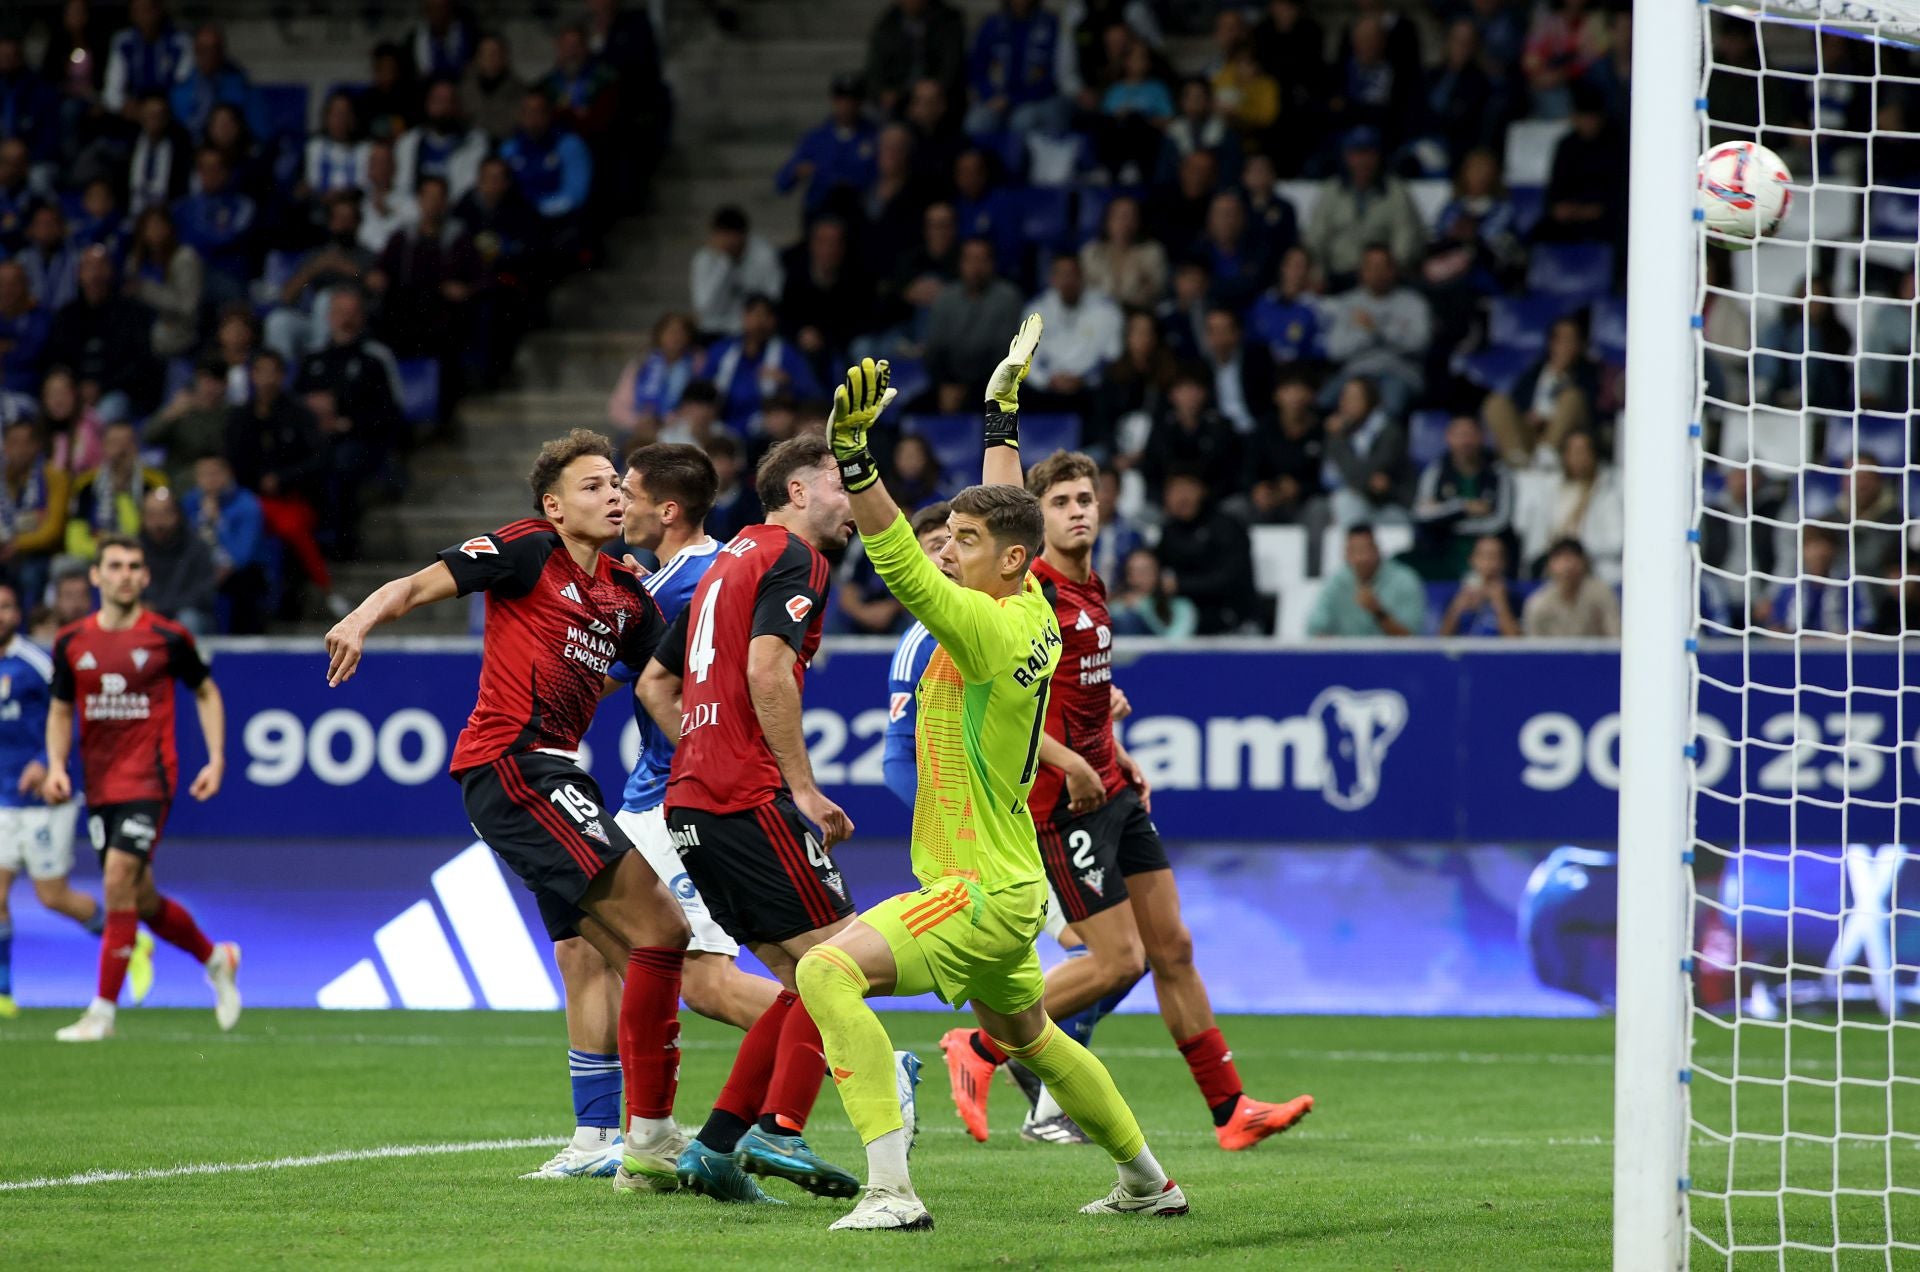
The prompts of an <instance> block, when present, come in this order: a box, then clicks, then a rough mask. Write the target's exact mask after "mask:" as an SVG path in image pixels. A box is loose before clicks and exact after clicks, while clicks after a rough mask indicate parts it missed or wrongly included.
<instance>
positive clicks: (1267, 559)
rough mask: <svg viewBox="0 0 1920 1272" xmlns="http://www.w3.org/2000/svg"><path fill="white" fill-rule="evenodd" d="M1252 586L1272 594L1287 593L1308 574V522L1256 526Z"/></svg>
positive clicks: (1281, 594) (1280, 594)
mask: <svg viewBox="0 0 1920 1272" xmlns="http://www.w3.org/2000/svg"><path fill="white" fill-rule="evenodd" d="M1252 536H1253V586H1254V589H1255V590H1256V591H1260V592H1265V593H1267V594H1268V595H1269V596H1284V595H1286V594H1287V592H1288V590H1289V589H1291V588H1292V587H1293V586H1294V585H1295V584H1296V583H1303V582H1305V581H1306V578H1307V528H1306V527H1305V526H1255V527H1253V530H1252Z"/></svg>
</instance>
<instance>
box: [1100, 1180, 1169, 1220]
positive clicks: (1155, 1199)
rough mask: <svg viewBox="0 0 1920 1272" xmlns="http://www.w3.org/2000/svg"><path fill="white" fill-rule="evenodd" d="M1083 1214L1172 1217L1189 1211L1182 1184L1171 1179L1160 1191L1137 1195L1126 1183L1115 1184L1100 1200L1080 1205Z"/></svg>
mask: <svg viewBox="0 0 1920 1272" xmlns="http://www.w3.org/2000/svg"><path fill="white" fill-rule="evenodd" d="M1080 1213H1081V1214H1083V1215H1160V1216H1162V1217H1167V1218H1170V1217H1172V1216H1174V1215H1184V1214H1186V1213H1187V1195H1186V1194H1185V1193H1183V1192H1181V1191H1180V1185H1178V1184H1176V1183H1174V1182H1173V1181H1172V1180H1171V1179H1169V1180H1168V1181H1167V1182H1166V1185H1165V1186H1164V1187H1163V1188H1161V1189H1160V1191H1158V1192H1154V1193H1148V1194H1147V1195H1146V1196H1144V1197H1136V1196H1135V1195H1134V1194H1132V1193H1130V1192H1128V1191H1127V1186H1126V1185H1125V1184H1118V1183H1117V1184H1115V1185H1114V1186H1113V1191H1112V1192H1110V1193H1108V1194H1107V1195H1106V1196H1104V1197H1102V1198H1101V1199H1100V1200H1098V1201H1090V1202H1088V1203H1087V1204H1086V1205H1084V1206H1082V1207H1080Z"/></svg>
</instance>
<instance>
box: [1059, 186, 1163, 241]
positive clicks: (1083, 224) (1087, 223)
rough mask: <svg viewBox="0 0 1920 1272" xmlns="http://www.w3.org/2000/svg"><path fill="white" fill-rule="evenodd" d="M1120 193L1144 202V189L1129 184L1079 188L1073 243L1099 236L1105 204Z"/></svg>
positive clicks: (1145, 193)
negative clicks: (1078, 203)
mask: <svg viewBox="0 0 1920 1272" xmlns="http://www.w3.org/2000/svg"><path fill="white" fill-rule="evenodd" d="M1121 195H1125V196H1127V197H1128V198H1130V199H1136V200H1139V201H1141V202H1145V200H1146V197H1147V192H1146V191H1145V190H1141V189H1137V188H1133V187H1129V186H1085V187H1083V188H1082V189H1081V190H1080V206H1079V208H1078V209H1077V210H1076V211H1075V213H1074V245H1075V246H1076V247H1077V246H1079V245H1080V244H1082V243H1085V242H1087V241H1088V240H1089V239H1094V238H1098V237H1099V236H1100V227H1101V225H1102V224H1104V223H1105V221H1106V219H1107V205H1108V204H1110V203H1112V202H1113V201H1114V200H1115V199H1117V198H1119V197H1120V196H1121Z"/></svg>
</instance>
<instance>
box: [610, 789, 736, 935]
mask: <svg viewBox="0 0 1920 1272" xmlns="http://www.w3.org/2000/svg"><path fill="white" fill-rule="evenodd" d="M613 822H614V825H616V826H618V827H620V829H621V830H624V831H626V832H627V838H628V839H631V840H632V841H633V846H634V847H636V848H638V849H639V850H640V855H641V856H643V857H645V858H646V859H647V864H648V865H649V866H652V867H653V873H655V874H657V875H659V876H660V882H662V883H664V884H666V885H667V891H669V892H671V893H673V896H674V899H675V900H676V901H678V902H679V903H680V908H681V909H682V910H685V911H686V912H687V926H688V927H690V928H692V929H693V936H692V938H691V939H690V940H688V942H687V951H688V952H689V953H696V954H724V955H726V956H727V957H728V958H739V957H740V946H739V944H738V943H737V942H736V941H735V940H734V939H733V938H732V937H730V936H728V935H727V934H726V932H725V930H724V929H722V928H721V926H720V925H719V924H718V923H716V922H714V919H713V914H712V912H711V911H709V910H708V909H707V903H706V902H705V901H703V900H701V899H700V893H699V890H698V889H696V888H695V887H694V886H693V880H692V879H690V878H688V877H687V870H686V867H685V866H682V865H681V864H680V850H679V849H677V848H675V847H674V846H673V836H671V835H669V834H668V833H667V809H666V805H664V804H658V805H655V806H654V807H652V808H650V809H648V810H647V811H646V812H644V813H630V812H628V811H627V810H626V809H624V808H623V809H621V810H620V811H619V812H618V813H615V814H614V817H613Z"/></svg>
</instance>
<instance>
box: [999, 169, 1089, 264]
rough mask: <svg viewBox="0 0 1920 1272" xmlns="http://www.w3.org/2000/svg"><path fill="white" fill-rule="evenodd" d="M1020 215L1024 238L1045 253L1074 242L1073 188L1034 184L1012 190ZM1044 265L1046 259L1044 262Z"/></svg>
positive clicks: (1067, 246)
mask: <svg viewBox="0 0 1920 1272" xmlns="http://www.w3.org/2000/svg"><path fill="white" fill-rule="evenodd" d="M1009 193H1011V194H1012V195H1013V196H1014V208H1015V209H1016V215H1017V216H1018V217H1019V220H1018V222H1017V227H1018V231H1019V235H1020V238H1021V239H1022V240H1023V241H1024V242H1026V243H1028V244H1031V245H1033V246H1034V247H1036V248H1038V249H1039V250H1040V251H1041V252H1043V253H1051V252H1059V251H1065V250H1067V249H1069V248H1071V247H1072V246H1073V191H1072V190H1071V189H1068V188H1067V187H1064V186H1030V187H1028V188H1026V189H1024V190H1018V191H1010V192H1009ZM1041 263H1042V264H1043V265H1044V261H1042V262H1041Z"/></svg>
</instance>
